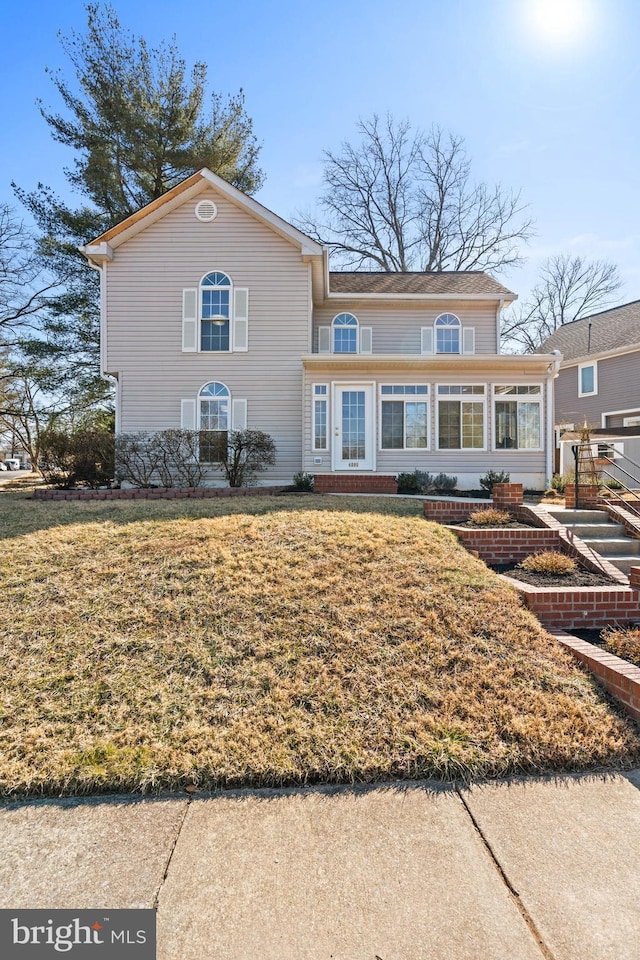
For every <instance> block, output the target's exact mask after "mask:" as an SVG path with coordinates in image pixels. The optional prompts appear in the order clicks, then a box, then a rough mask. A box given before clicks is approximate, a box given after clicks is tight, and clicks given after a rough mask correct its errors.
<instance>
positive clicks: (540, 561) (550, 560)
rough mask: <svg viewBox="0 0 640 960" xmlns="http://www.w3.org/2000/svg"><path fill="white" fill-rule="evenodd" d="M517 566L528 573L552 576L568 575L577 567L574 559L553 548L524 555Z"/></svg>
mask: <svg viewBox="0 0 640 960" xmlns="http://www.w3.org/2000/svg"><path fill="white" fill-rule="evenodd" d="M518 566H519V567H522V569H523V570H528V571H529V572H530V573H543V574H549V575H553V576H565V575H566V576H569V574H571V573H575V572H576V570H577V569H578V565H577V563H576V562H575V560H573V559H572V558H571V557H568V556H567V555H566V553H557V552H555V551H553V550H548V551H543V552H542V553H532V554H531V555H530V556H528V557H525V558H524V560H522V561H521V562H520V563H519V564H518Z"/></svg>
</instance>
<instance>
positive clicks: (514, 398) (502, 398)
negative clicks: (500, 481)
mask: <svg viewBox="0 0 640 960" xmlns="http://www.w3.org/2000/svg"><path fill="white" fill-rule="evenodd" d="M504 387H523V388H528V389H531V388H532V387H535V388H537V389H538V390H539V393H500V394H498V393H496V391H497V390H499V389H500V388H504ZM492 395H493V396H492V400H493V402H492V404H491V429H492V435H493V445H492V446H493V450H494V451H496V453H498V452H499V453H520V454H521V453H539V452H540V451H541V450H544V419H543V413H544V409H543V404H542V401H543V397H544V385H543V384H542V383H494V385H493V390H492ZM500 402H502V403H515V404H516V420H517V418H518V410H517V405H518V404H520V403H537V405H538V410H539V413H538V420H539V424H540V430H539V433H540V445H539V446H538V447H518V446H516V447H499V446H498V431H497V430H496V403H500Z"/></svg>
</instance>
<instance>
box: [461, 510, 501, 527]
mask: <svg viewBox="0 0 640 960" xmlns="http://www.w3.org/2000/svg"><path fill="white" fill-rule="evenodd" d="M511 520H512V517H511V514H510V513H508V512H507V511H506V510H494V509H493V508H492V507H488V508H487V509H486V510H474V512H473V513H472V514H471V515H470V516H469V520H468V522H469V523H470V524H471V526H473V527H504V526H506V525H507V524H508V523H511Z"/></svg>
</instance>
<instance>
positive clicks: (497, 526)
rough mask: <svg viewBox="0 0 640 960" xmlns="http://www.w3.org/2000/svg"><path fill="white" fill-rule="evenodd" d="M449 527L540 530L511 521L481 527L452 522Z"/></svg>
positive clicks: (467, 522) (467, 523) (526, 524)
mask: <svg viewBox="0 0 640 960" xmlns="http://www.w3.org/2000/svg"><path fill="white" fill-rule="evenodd" d="M447 526H449V527H468V528H469V529H470V530H540V527H536V526H535V525H534V524H533V523H522V521H520V520H510V521H509V522H508V523H491V524H489V525H488V526H480V525H478V524H477V523H469V521H468V520H465V521H464V522H460V521H458V522H457V523H456V522H455V521H451V522H449V523H448V524H447Z"/></svg>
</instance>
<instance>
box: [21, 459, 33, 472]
mask: <svg viewBox="0 0 640 960" xmlns="http://www.w3.org/2000/svg"><path fill="white" fill-rule="evenodd" d="M20 469H21V470H31V464H30V463H27V461H26V460H21V461H20Z"/></svg>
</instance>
